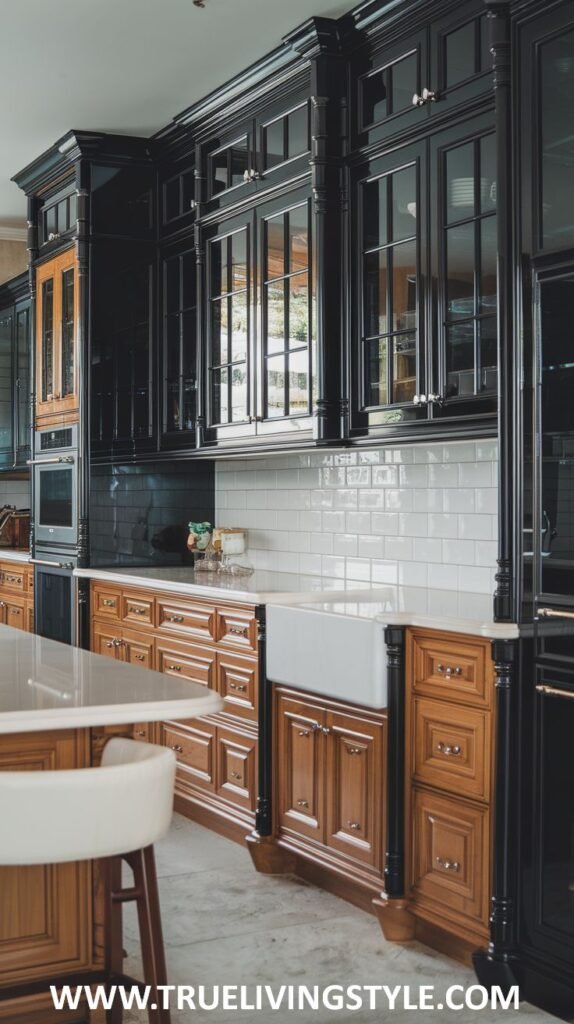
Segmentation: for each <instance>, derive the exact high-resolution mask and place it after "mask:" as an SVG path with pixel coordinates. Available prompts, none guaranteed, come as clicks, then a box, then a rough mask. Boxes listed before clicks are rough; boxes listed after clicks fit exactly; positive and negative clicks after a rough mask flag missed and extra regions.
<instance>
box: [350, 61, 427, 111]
mask: <svg viewBox="0 0 574 1024" xmlns="http://www.w3.org/2000/svg"><path fill="white" fill-rule="evenodd" d="M416 92H420V89H419V58H418V53H417V51H416V50H411V51H410V52H408V53H405V54H402V55H401V56H400V57H398V58H397V59H396V60H394V61H391V62H390V63H389V64H386V65H384V66H383V67H381V68H377V70H376V71H373V72H371V73H370V74H369V75H365V77H364V78H362V79H361V92H360V103H361V126H362V127H363V128H368V127H369V126H370V125H375V124H379V123H380V122H381V121H384V120H385V118H387V117H390V116H391V115H393V114H398V113H400V112H401V111H406V110H409V109H410V108H411V107H412V103H413V95H414V94H415V93H416Z"/></svg>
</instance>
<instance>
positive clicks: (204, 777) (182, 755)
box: [161, 720, 216, 789]
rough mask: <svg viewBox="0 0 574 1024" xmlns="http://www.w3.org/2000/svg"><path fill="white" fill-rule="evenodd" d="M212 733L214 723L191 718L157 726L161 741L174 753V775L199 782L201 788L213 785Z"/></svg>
mask: <svg viewBox="0 0 574 1024" xmlns="http://www.w3.org/2000/svg"><path fill="white" fill-rule="evenodd" d="M215 733H216V730H215V727H214V726H211V725H209V723H207V724H206V723H204V722H195V720H193V722H192V721H190V722H189V724H186V723H185V722H182V723H181V724H180V725H178V726H176V725H173V724H172V723H163V724H162V726H161V742H162V744H163V746H164V747H169V749H170V750H173V752H174V753H175V755H176V757H177V762H178V775H180V776H182V777H183V778H184V779H188V780H189V781H191V782H193V783H195V784H200V785H201V787H202V789H213V788H214V787H215ZM176 788H177V781H176Z"/></svg>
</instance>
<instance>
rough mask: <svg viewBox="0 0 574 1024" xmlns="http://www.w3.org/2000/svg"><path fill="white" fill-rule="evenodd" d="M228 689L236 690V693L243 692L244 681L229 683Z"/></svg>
mask: <svg viewBox="0 0 574 1024" xmlns="http://www.w3.org/2000/svg"><path fill="white" fill-rule="evenodd" d="M229 689H230V690H237V692H238V693H245V691H246V689H247V687H246V686H245V684H244V683H230V684H229Z"/></svg>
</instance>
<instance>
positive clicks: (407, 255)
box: [391, 241, 417, 331]
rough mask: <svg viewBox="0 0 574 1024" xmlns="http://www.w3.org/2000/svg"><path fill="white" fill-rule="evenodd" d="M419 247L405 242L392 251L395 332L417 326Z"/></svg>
mask: <svg viewBox="0 0 574 1024" xmlns="http://www.w3.org/2000/svg"><path fill="white" fill-rule="evenodd" d="M416 259H417V246H416V242H414V241H413V242H403V243H402V244H401V245H396V246H394V247H393V249H392V260H393V291H392V299H391V308H392V317H391V324H392V330H393V331H404V330H409V329H412V328H413V327H415V326H416V315H417V265H416Z"/></svg>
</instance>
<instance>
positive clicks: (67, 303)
mask: <svg viewBox="0 0 574 1024" xmlns="http://www.w3.org/2000/svg"><path fill="white" fill-rule="evenodd" d="M61 288H62V327H61V330H62V354H61V362H62V365H61V374H62V379H61V389H62V390H61V394H62V398H64V397H65V396H66V395H73V394H74V360H75V353H74V330H75V322H74V269H73V267H72V268H70V269H69V270H64V272H63V274H62V281H61Z"/></svg>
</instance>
